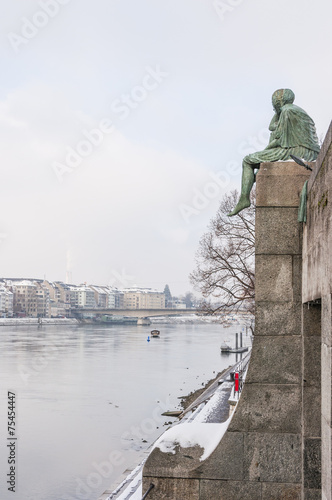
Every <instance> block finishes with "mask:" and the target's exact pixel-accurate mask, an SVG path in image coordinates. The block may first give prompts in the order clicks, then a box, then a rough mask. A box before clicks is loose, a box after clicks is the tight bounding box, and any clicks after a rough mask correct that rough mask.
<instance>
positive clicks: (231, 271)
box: [190, 191, 255, 320]
mask: <svg viewBox="0 0 332 500" xmlns="http://www.w3.org/2000/svg"><path fill="white" fill-rule="evenodd" d="M237 200H238V192H237V191H232V192H231V193H230V194H229V195H225V196H224V197H223V199H222V201H221V203H220V207H219V209H218V211H217V214H216V216H215V217H214V218H213V219H212V220H211V221H210V224H209V226H208V229H209V231H208V232H207V233H205V234H204V235H203V236H202V238H201V240H200V243H199V250H198V252H197V256H196V265H197V267H196V270H195V271H194V272H193V273H192V274H191V275H190V280H191V282H192V284H193V285H194V287H195V288H196V289H198V290H199V291H200V292H201V293H202V295H203V297H204V298H205V299H206V300H205V301H204V302H203V305H202V306H203V310H205V311H206V312H207V313H210V314H216V313H218V314H221V315H223V314H227V313H230V312H236V311H238V310H239V308H240V307H241V308H245V309H246V310H247V311H248V312H250V313H252V314H253V313H254V300H255V192H254V191H253V192H252V195H251V202H252V204H251V206H250V207H249V208H246V209H245V210H243V211H242V212H240V213H239V214H238V215H236V216H235V217H228V216H227V214H228V213H229V212H230V211H231V210H232V208H233V207H234V205H235V204H236V202H237ZM216 299H217V301H216ZM221 317H222V316H221ZM221 320H222V319H221Z"/></svg>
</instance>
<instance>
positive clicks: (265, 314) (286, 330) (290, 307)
mask: <svg viewBox="0 0 332 500" xmlns="http://www.w3.org/2000/svg"><path fill="white" fill-rule="evenodd" d="M255 318H256V323H255V338H256V337H258V336H260V335H269V336H272V335H301V303H300V302H290V301H287V302H277V303H273V302H270V301H268V302H256V314H255Z"/></svg>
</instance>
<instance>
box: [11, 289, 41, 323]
mask: <svg viewBox="0 0 332 500" xmlns="http://www.w3.org/2000/svg"><path fill="white" fill-rule="evenodd" d="M12 288H13V293H14V301H13V309H14V314H15V315H18V316H30V317H32V318H37V295H36V288H37V287H36V284H35V283H32V281H29V280H22V281H15V282H13V285H12Z"/></svg>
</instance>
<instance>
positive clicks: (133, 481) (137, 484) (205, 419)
mask: <svg viewBox="0 0 332 500" xmlns="http://www.w3.org/2000/svg"><path fill="white" fill-rule="evenodd" d="M250 354H251V351H249V353H248V354H247V355H246V356H245V357H244V358H243V359H241V360H240V361H238V362H237V363H235V364H234V365H232V366H230V367H229V368H227V369H226V370H224V371H223V373H222V374H221V375H220V377H218V379H216V380H215V381H214V382H213V383H212V384H211V385H210V386H209V387H208V388H207V389H206V390H205V391H204V392H203V393H202V394H201V395H200V396H199V397H198V398H197V399H196V400H195V401H194V402H193V403H192V404H191V405H189V406H188V408H186V409H185V410H184V411H183V412H182V413H181V415H179V419H180V421H178V422H175V423H174V424H173V425H172V427H175V426H177V425H181V424H182V423H187V424H188V423H210V424H211V423H217V424H220V423H223V422H226V420H227V419H228V417H229V415H230V402H231V400H232V403H233V405H234V406H233V408H235V405H236V402H237V399H236V397H235V398H234V377H233V374H234V373H235V372H236V371H238V372H240V373H241V375H242V378H245V374H246V371H247V368H248V364H249V360H250ZM165 432H167V431H165ZM152 447H153V445H152V446H151V447H150V448H149V449H148V450H146V452H145V455H146V456H145V458H144V459H143V461H142V462H141V464H140V465H138V466H137V467H136V468H135V469H133V470H132V471H126V472H125V473H124V480H123V481H122V483H121V484H120V485H119V486H118V487H117V488H116V489H115V490H114V491H110V490H107V491H105V492H104V493H103V495H101V496H100V497H99V498H98V500H141V499H142V496H143V492H142V471H143V467H144V464H145V461H146V459H147V457H148V455H149V454H150V452H151V448H152Z"/></svg>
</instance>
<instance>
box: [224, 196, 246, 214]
mask: <svg viewBox="0 0 332 500" xmlns="http://www.w3.org/2000/svg"><path fill="white" fill-rule="evenodd" d="M248 207H250V200H248V199H247V198H240V199H239V202H238V204H237V205H236V207H235V208H234V210H233V211H232V212H230V213H229V214H227V215H228V217H233V215H236V214H238V213H239V212H241V210H243V209H244V208H248Z"/></svg>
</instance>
